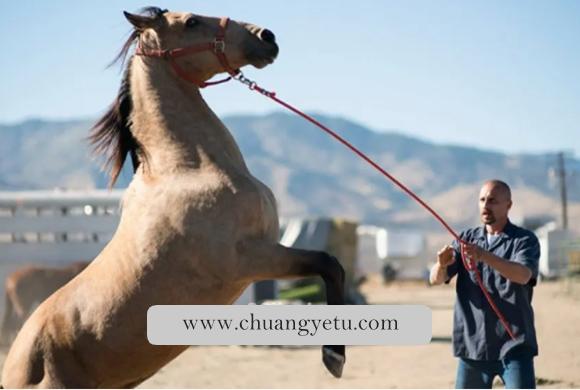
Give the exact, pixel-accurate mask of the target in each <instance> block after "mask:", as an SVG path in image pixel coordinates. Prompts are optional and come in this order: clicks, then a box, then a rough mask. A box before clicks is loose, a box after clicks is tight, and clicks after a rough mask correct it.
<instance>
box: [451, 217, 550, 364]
mask: <svg viewBox="0 0 580 390" xmlns="http://www.w3.org/2000/svg"><path fill="white" fill-rule="evenodd" d="M460 237H461V239H462V240H464V241H467V242H469V243H472V244H477V245H478V246H480V247H482V248H483V249H485V250H487V251H489V252H492V253H493V254H494V255H496V256H498V257H501V258H503V259H505V260H508V261H513V262H516V263H519V264H522V265H525V266H526V267H528V268H529V269H530V270H531V271H532V279H531V280H530V282H528V284H525V285H522V284H518V283H515V282H512V281H510V280H509V279H506V278H505V277H503V276H502V275H501V274H500V273H499V272H498V271H496V270H495V269H493V268H492V267H490V266H489V265H487V264H485V263H483V262H479V263H478V264H477V267H478V269H479V272H480V274H481V278H482V281H483V285H484V286H485V288H486V289H487V291H488V292H489V294H490V295H491V297H492V299H493V301H494V303H495V304H496V306H497V307H498V308H499V310H500V311H501V312H502V313H503V315H504V317H505V319H506V320H507V322H508V324H509V326H510V327H511V330H512V333H514V334H515V336H516V339H515V340H512V339H511V337H510V336H509V334H508V333H507V332H506V330H505V329H504V327H503V325H502V323H501V322H500V320H499V319H498V317H497V315H496V314H495V312H494V311H493V309H492V308H491V306H490V305H489V303H488V302H487V300H486V298H485V296H484V294H483V292H482V291H481V290H480V288H479V285H478V284H477V282H476V281H475V276H474V274H473V272H468V271H467V270H466V269H465V267H464V265H463V262H462V260H461V255H460V253H459V251H460V247H459V243H458V242H457V241H454V242H453V248H454V249H455V263H453V264H451V265H450V266H449V267H447V275H448V280H447V282H446V283H449V280H450V279H451V278H452V277H453V276H455V275H457V285H456V291H457V300H456V301H455V310H454V316H453V353H454V355H455V356H457V357H462V358H467V359H473V360H499V359H503V358H505V357H506V355H507V354H508V353H515V352H516V351H517V352H518V353H519V352H521V351H525V352H526V353H529V354H531V355H532V356H535V355H537V354H538V343H537V341H536V330H535V328H534V311H533V309H532V292H533V287H534V286H535V284H536V279H537V277H538V263H539V258H540V245H539V242H538V239H537V237H536V236H535V235H534V233H532V232H530V231H529V230H526V229H523V228H521V227H519V226H516V225H514V224H512V223H511V222H509V221H508V223H507V224H506V226H505V227H504V230H503V232H501V233H500V234H499V235H498V236H497V237H495V240H494V241H492V242H491V244H489V243H488V240H487V238H486V230H485V226H480V227H476V228H473V229H468V230H466V231H463V232H462V233H461V235H460Z"/></svg>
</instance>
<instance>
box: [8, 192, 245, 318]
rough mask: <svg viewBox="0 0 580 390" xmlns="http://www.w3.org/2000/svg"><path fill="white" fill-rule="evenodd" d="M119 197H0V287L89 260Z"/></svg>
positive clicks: (109, 228)
mask: <svg viewBox="0 0 580 390" xmlns="http://www.w3.org/2000/svg"><path fill="white" fill-rule="evenodd" d="M122 195H123V190H112V191H108V190H90V191H58V190H57V191H23V192H0V280H1V281H2V286H3V281H4V280H5V278H6V276H7V275H9V274H10V273H12V272H14V271H15V270H16V269H18V268H21V267H23V266H26V265H43V266H59V265H65V264H69V263H72V262H76V261H91V260H92V259H94V258H95V257H96V256H97V255H98V254H99V253H100V252H101V250H102V249H103V248H104V247H105V245H106V244H107V243H108V242H109V240H110V239H111V237H112V236H113V234H114V232H115V230H116V229H117V225H118V224H119V219H120V216H121V215H120V204H121V198H122ZM253 290H254V286H250V287H249V288H248V289H247V290H246V291H245V292H244V293H243V294H242V296H241V297H240V299H239V300H238V301H237V302H236V303H238V304H247V303H251V302H254V300H255V295H256V294H255V293H254V291H253ZM0 305H2V306H3V305H4V300H3V299H0ZM1 309H2V310H3V309H4V308H3V307H1Z"/></svg>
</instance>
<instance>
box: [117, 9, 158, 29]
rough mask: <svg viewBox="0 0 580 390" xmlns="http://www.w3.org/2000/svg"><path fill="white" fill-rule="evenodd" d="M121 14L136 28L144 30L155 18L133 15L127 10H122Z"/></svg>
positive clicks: (153, 22) (151, 24) (152, 23)
mask: <svg viewBox="0 0 580 390" xmlns="http://www.w3.org/2000/svg"><path fill="white" fill-rule="evenodd" d="M123 14H124V15H125V18H127V20H128V21H129V23H131V24H132V25H133V27H135V28H136V29H137V30H145V29H146V28H149V27H153V25H154V24H155V21H156V18H154V17H151V16H142V15H135V14H132V13H130V12H127V11H123Z"/></svg>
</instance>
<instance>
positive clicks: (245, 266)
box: [237, 240, 345, 378]
mask: <svg viewBox="0 0 580 390" xmlns="http://www.w3.org/2000/svg"><path fill="white" fill-rule="evenodd" d="M237 251H238V254H239V255H240V259H241V262H240V267H239V270H238V271H239V276H240V277H241V278H242V279H248V280H251V281H253V282H254V281H260V280H271V279H294V278H302V277H309V276H320V277H322V280H323V281H324V285H325V287H326V300H327V303H328V304H329V305H344V278H345V274H344V269H343V268H342V266H341V265H340V263H339V262H338V260H337V259H336V258H335V257H333V256H331V255H329V254H328V253H326V252H320V251H309V250H302V249H294V248H287V247H285V246H283V245H280V244H277V243H271V242H266V241H260V240H247V241H244V242H240V243H239V244H238V246H237ZM322 361H323V362H324V365H325V366H326V368H327V369H328V371H330V373H331V374H332V375H334V376H335V377H337V378H340V377H341V376H342V369H343V366H344V363H345V348H344V345H325V346H323V347H322Z"/></svg>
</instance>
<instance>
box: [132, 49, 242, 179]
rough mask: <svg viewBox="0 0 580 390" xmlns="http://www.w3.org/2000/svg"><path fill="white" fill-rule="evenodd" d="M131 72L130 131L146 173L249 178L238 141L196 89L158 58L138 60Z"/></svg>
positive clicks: (137, 58) (139, 58) (134, 62)
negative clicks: (211, 172)
mask: <svg viewBox="0 0 580 390" xmlns="http://www.w3.org/2000/svg"><path fill="white" fill-rule="evenodd" d="M131 67H132V70H131V79H130V83H131V95H132V100H133V112H132V114H131V121H132V123H133V124H132V126H131V129H132V133H133V135H134V136H135V138H136V139H137V140H138V141H139V143H140V144H141V146H142V147H143V149H144V150H145V153H146V157H147V158H146V164H147V172H148V173H150V174H153V175H156V174H159V175H162V174H166V173H168V172H171V171H176V170H181V169H184V168H185V169H202V168H204V167H210V166H211V167H212V168H214V169H215V168H218V169H220V170H222V171H225V172H226V173H227V172H228V171H232V170H233V171H238V172H239V171H244V172H247V167H246V164H245V162H244V159H243V157H242V154H241V152H240V149H239V147H238V145H237V144H236V142H235V140H234V138H233V137H232V135H231V134H230V132H229V131H228V129H227V128H226V127H225V125H224V124H223V123H222V122H221V121H220V120H219V118H218V117H217V116H216V115H215V113H214V112H213V111H212V110H211V109H210V108H209V106H208V105H207V103H206V102H205V101H204V100H203V98H202V96H201V94H200V92H199V89H198V88H197V86H195V85H193V84H189V83H186V82H185V81H183V80H181V79H179V78H177V77H176V76H175V75H174V74H173V72H172V71H171V69H170V67H169V65H168V64H167V63H166V62H165V61H161V60H159V59H156V58H142V57H135V58H134V59H133V64H132V65H131Z"/></svg>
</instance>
